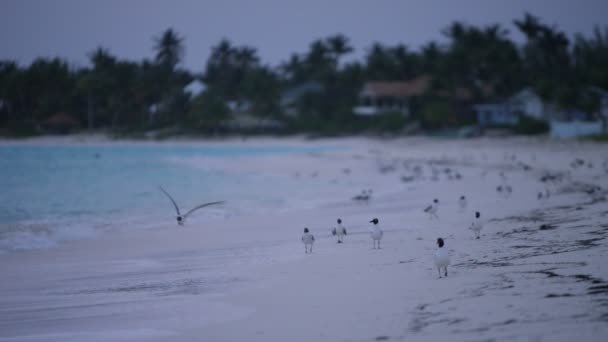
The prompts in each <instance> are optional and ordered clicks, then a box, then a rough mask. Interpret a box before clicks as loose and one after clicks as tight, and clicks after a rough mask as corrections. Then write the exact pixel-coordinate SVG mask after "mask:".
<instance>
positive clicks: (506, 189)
mask: <svg viewBox="0 0 608 342" xmlns="http://www.w3.org/2000/svg"><path fill="white" fill-rule="evenodd" d="M496 191H497V192H498V193H499V194H500V195H502V196H503V197H505V198H507V197H509V196H511V193H512V192H513V188H511V186H510V185H508V184H502V185H499V186H497V187H496Z"/></svg>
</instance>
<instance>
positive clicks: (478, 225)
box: [469, 211, 483, 239]
mask: <svg viewBox="0 0 608 342" xmlns="http://www.w3.org/2000/svg"><path fill="white" fill-rule="evenodd" d="M480 216H481V215H480V214H479V211H476V212H475V220H474V221H473V223H471V227H469V229H471V230H472V231H473V233H475V238H476V239H479V235H480V233H481V229H482V228H483V222H482V221H481V218H480Z"/></svg>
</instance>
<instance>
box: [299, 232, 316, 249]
mask: <svg viewBox="0 0 608 342" xmlns="http://www.w3.org/2000/svg"><path fill="white" fill-rule="evenodd" d="M302 242H304V253H312V245H313V244H314V243H315V236H314V235H312V234H311V233H310V231H309V230H308V228H304V235H302Z"/></svg>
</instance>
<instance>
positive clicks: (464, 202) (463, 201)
mask: <svg viewBox="0 0 608 342" xmlns="http://www.w3.org/2000/svg"><path fill="white" fill-rule="evenodd" d="M458 207H459V208H460V212H463V211H464V210H465V209H466V208H467V199H466V197H464V195H462V196H460V199H459V200H458Z"/></svg>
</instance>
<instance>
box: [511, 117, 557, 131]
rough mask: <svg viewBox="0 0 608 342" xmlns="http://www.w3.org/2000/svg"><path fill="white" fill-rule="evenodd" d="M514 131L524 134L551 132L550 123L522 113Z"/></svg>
mask: <svg viewBox="0 0 608 342" xmlns="http://www.w3.org/2000/svg"><path fill="white" fill-rule="evenodd" d="M514 132H515V133H516V134H523V135H536V134H545V133H547V132H549V123H547V122H546V121H543V120H538V119H534V118H531V117H529V116H525V115H521V116H520V117H519V122H518V123H517V125H515V128H514Z"/></svg>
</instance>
